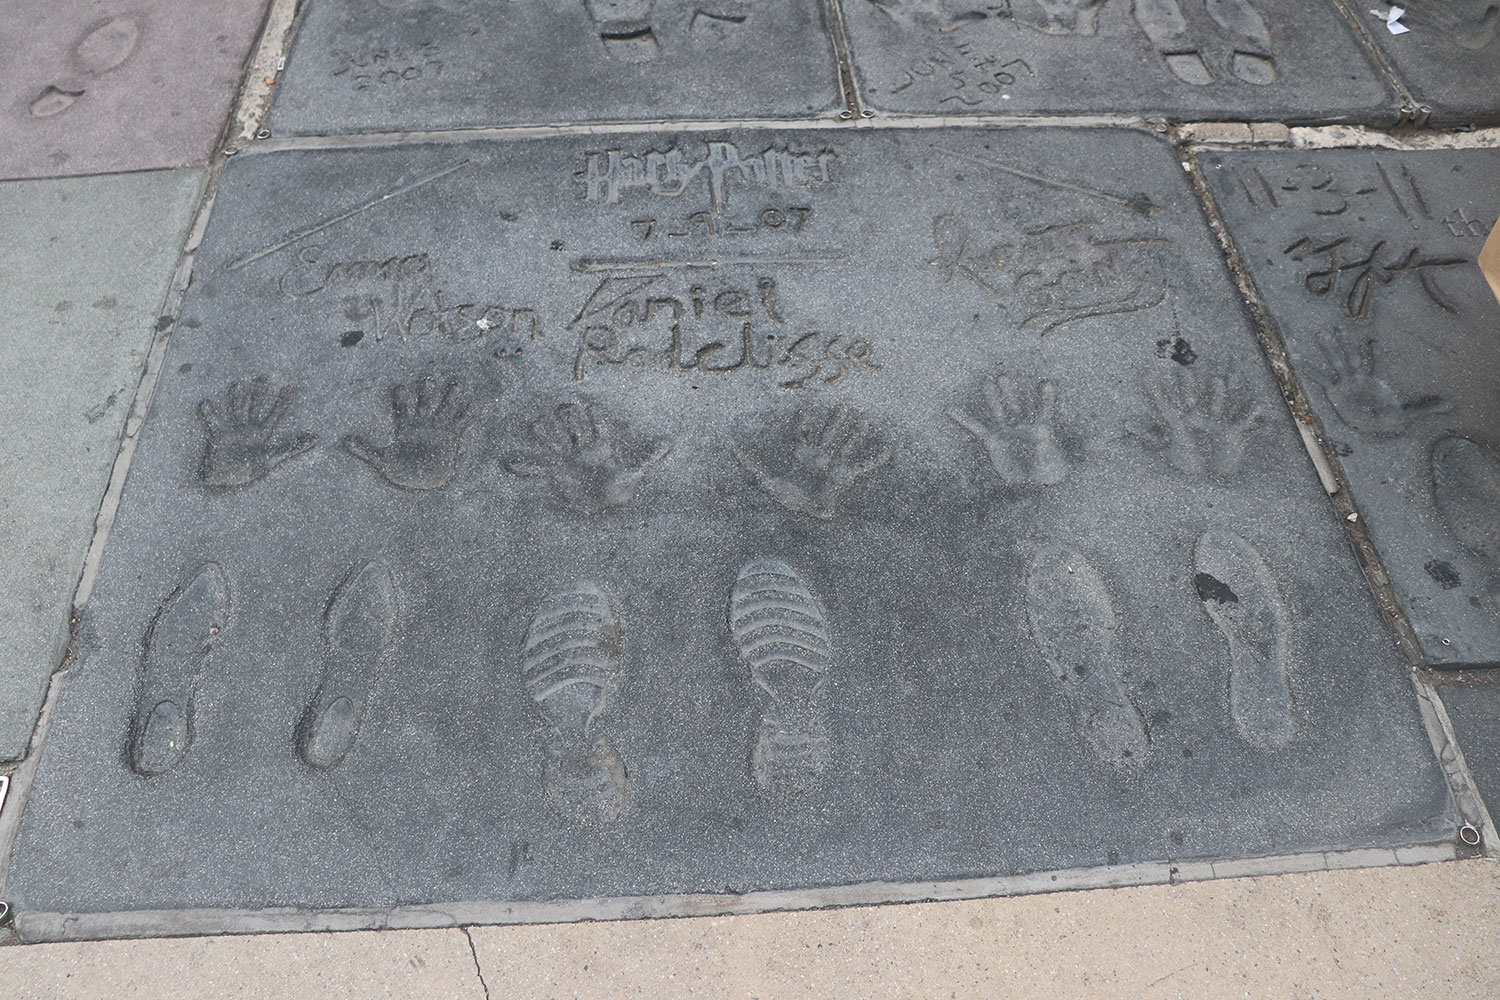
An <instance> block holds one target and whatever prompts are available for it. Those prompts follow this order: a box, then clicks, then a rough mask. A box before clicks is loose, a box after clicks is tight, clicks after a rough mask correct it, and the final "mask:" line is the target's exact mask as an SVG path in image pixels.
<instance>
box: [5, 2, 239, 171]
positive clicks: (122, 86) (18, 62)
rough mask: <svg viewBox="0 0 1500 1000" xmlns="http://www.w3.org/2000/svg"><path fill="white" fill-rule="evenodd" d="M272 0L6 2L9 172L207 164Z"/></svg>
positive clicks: (6, 110)
mask: <svg viewBox="0 0 1500 1000" xmlns="http://www.w3.org/2000/svg"><path fill="white" fill-rule="evenodd" d="M267 2H268V0H205V2H189V0H153V2H151V3H149V4H146V3H140V2H136V0H92V2H87V3H65V4H41V5H37V4H27V3H24V2H23V0H8V2H7V3H6V4H5V5H4V7H3V8H0V16H3V17H4V19H5V22H6V30H5V32H4V33H3V34H0V95H4V96H3V97H0V178H21V177H53V176H71V175H77V174H97V173H113V172H118V171H129V170H149V169H158V168H164V167H186V166H197V165H200V164H206V163H207V162H208V158H209V156H210V155H211V154H212V153H213V151H214V144H215V142H216V141H217V140H218V137H219V134H220V132H221V131H222V130H223V128H224V122H225V119H226V118H227V117H228V115H229V108H230V104H231V103H232V102H233V100H234V98H235V95H236V94H237V93H238V92H239V87H240V76H241V74H242V73H243V72H244V65H245V60H246V57H247V56H248V54H249V52H250V48H251V46H252V45H253V44H254V43H255V39H256V36H257V34H258V32H259V31H260V27H261V22H262V20H263V18H264V17H265V11H266V5H267Z"/></svg>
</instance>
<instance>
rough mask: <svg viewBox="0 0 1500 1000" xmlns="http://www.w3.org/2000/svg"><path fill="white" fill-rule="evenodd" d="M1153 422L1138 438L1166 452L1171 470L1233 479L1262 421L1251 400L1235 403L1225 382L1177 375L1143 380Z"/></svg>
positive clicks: (1263, 417) (1207, 377) (1216, 378)
mask: <svg viewBox="0 0 1500 1000" xmlns="http://www.w3.org/2000/svg"><path fill="white" fill-rule="evenodd" d="M1146 399H1147V401H1148V402H1150V404H1151V406H1152V409H1153V410H1155V416H1156V421H1155V423H1154V424H1152V425H1151V426H1150V427H1148V428H1147V429H1146V430H1145V432H1144V433H1143V434H1142V437H1143V438H1145V439H1146V441H1147V442H1148V444H1152V445H1153V446H1155V447H1163V448H1166V450H1167V461H1169V462H1170V463H1171V464H1172V466H1173V468H1176V469H1180V470H1182V471H1183V472H1188V473H1192V474H1193V475H1204V474H1212V475H1217V476H1232V475H1234V473H1236V472H1238V471H1239V468H1240V465H1241V463H1243V462H1244V459H1245V450H1246V447H1247V445H1248V443H1249V441H1248V438H1249V434H1250V431H1251V430H1253V429H1254V428H1255V427H1257V426H1259V424H1260V423H1261V421H1262V420H1264V419H1265V413H1264V411H1263V410H1261V408H1260V406H1259V404H1257V403H1255V402H1254V401H1253V400H1239V399H1237V398H1236V391H1235V390H1234V389H1232V388H1231V386H1230V383H1229V379H1228V378H1226V377H1223V376H1219V377H1211V376H1197V375H1192V374H1190V373H1188V372H1185V371H1178V372H1176V373H1175V374H1174V377H1171V378H1163V379H1160V380H1154V381H1148V382H1147V383H1146Z"/></svg>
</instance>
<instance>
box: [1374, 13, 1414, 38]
mask: <svg viewBox="0 0 1500 1000" xmlns="http://www.w3.org/2000/svg"><path fill="white" fill-rule="evenodd" d="M1370 13H1371V14H1374V15H1375V16H1376V17H1379V18H1383V19H1384V20H1385V27H1386V30H1387V31H1389V32H1390V33H1391V34H1393V35H1404V34H1406V33H1407V32H1408V31H1410V30H1411V29H1410V28H1408V27H1407V26H1406V25H1404V24H1402V23H1401V18H1402V17H1404V16H1405V15H1406V8H1405V7H1392V8H1391V9H1390V10H1387V11H1378V10H1372V11H1370Z"/></svg>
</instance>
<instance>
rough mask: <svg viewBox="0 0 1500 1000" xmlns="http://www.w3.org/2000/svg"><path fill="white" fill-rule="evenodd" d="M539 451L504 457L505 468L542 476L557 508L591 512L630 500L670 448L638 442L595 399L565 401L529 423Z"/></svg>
mask: <svg viewBox="0 0 1500 1000" xmlns="http://www.w3.org/2000/svg"><path fill="white" fill-rule="evenodd" d="M531 433H532V435H533V436H534V437H535V438H536V440H537V443H538V444H540V445H541V447H542V451H540V452H536V453H532V454H527V455H512V456H510V457H508V458H506V459H505V461H504V465H505V468H506V470H507V471H509V472H512V473H514V474H516V475H518V476H526V477H540V478H544V479H546V481H547V483H548V485H549V486H550V488H551V492H552V499H553V501H554V502H555V503H557V504H558V505H559V506H562V507H565V508H568V509H570V510H575V511H579V512H580V513H585V514H592V513H597V512H599V511H602V510H604V509H606V508H609V507H623V506H624V505H626V504H628V503H629V502H630V501H632V500H634V499H635V494H636V490H637V489H638V488H639V487H640V485H641V480H642V479H644V478H645V476H646V473H647V472H649V471H650V470H651V468H652V467H653V466H655V465H656V464H657V463H659V462H661V461H662V460H663V459H664V458H666V457H667V455H668V453H669V452H671V450H672V446H671V444H669V443H668V442H666V441H657V442H651V443H641V442H638V441H637V440H636V439H635V436H634V435H633V434H631V432H630V429H629V428H628V427H626V426H625V424H624V423H622V422H621V421H619V420H616V419H614V418H613V417H611V416H610V415H609V414H608V413H607V412H605V410H604V409H603V408H602V407H600V406H599V405H598V404H596V403H592V402H587V401H585V402H581V403H564V404H562V405H561V406H558V407H557V408H556V409H554V410H553V411H552V412H551V413H550V414H549V415H547V416H546V417H544V418H542V419H541V420H538V421H537V422H536V423H534V424H532V425H531Z"/></svg>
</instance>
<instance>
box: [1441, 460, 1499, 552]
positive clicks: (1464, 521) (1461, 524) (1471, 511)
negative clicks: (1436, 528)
mask: <svg viewBox="0 0 1500 1000" xmlns="http://www.w3.org/2000/svg"><path fill="white" fill-rule="evenodd" d="M1432 493H1433V497H1434V499H1436V501H1437V508H1438V513H1439V514H1441V515H1442V518H1443V523H1444V524H1445V525H1447V527H1448V532H1449V534H1451V535H1452V536H1453V538H1454V539H1455V540H1456V541H1457V542H1458V543H1459V544H1460V545H1462V546H1463V547H1464V548H1466V549H1468V550H1470V551H1471V552H1474V553H1477V554H1478V555H1482V556H1488V557H1489V558H1491V559H1500V454H1496V452H1495V451H1494V450H1492V449H1490V448H1486V447H1485V446H1484V445H1481V444H1479V443H1478V442H1477V441H1471V440H1469V439H1468V438H1466V437H1457V436H1450V437H1445V438H1443V439H1441V440H1439V441H1438V443H1437V444H1435V445H1433V446H1432Z"/></svg>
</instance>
